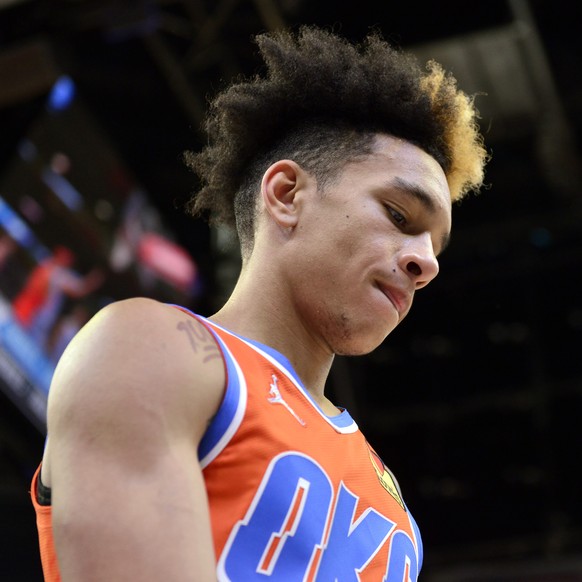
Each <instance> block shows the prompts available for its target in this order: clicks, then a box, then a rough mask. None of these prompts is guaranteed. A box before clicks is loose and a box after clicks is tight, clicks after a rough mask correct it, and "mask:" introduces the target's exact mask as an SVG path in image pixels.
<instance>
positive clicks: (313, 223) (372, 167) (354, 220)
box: [287, 136, 451, 355]
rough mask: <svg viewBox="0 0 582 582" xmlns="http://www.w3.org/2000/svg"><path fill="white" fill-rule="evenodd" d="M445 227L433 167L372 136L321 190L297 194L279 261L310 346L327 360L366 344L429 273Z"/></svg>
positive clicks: (378, 336)
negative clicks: (286, 265)
mask: <svg viewBox="0 0 582 582" xmlns="http://www.w3.org/2000/svg"><path fill="white" fill-rule="evenodd" d="M450 228H451V201H450V192H449V188H448V185H447V181H446V178H445V175H444V172H443V170H442V168H441V167H440V165H439V164H438V163H437V162H436V161H435V160H434V158H432V157H431V156H429V155H428V154H427V153H425V152H424V151H423V150H421V149H420V148H418V147H416V146H414V145H412V144H410V143H408V142H405V141H402V140H399V139H396V138H392V137H389V136H379V137H378V138H377V141H376V147H375V150H374V153H373V154H371V155H370V156H367V157H366V158H363V159H361V160H359V161H356V162H352V163H349V164H347V165H346V166H345V169H344V170H343V172H342V174H341V175H340V176H339V178H338V179H337V180H336V181H335V182H333V183H332V184H331V185H329V186H328V187H327V188H326V191H325V192H324V193H323V194H320V193H317V192H315V191H314V192H313V193H312V195H309V196H306V197H305V204H304V206H303V209H302V212H301V215H300V218H299V222H298V224H297V227H296V229H295V235H294V237H293V238H294V240H293V242H292V245H291V248H290V251H291V252H292V254H290V255H288V257H289V256H291V257H293V258H292V268H291V269H289V270H288V271H287V273H288V282H289V285H290V292H291V295H290V299H291V301H292V302H294V308H295V312H296V313H297V314H298V315H299V317H300V319H301V320H302V324H303V325H304V326H305V327H306V329H308V330H309V333H310V334H311V335H312V336H313V337H314V338H315V339H316V341H317V342H318V343H320V344H322V345H323V347H324V349H329V350H330V351H332V352H333V353H336V354H344V355H348V354H349V355H358V354H364V353H368V352H370V351H371V350H373V349H374V348H376V347H377V346H378V345H379V344H380V343H381V342H382V341H383V340H384V339H385V338H386V336H387V335H388V334H389V333H390V332H391V331H392V330H393V329H394V328H395V327H396V326H397V325H398V324H399V323H400V322H401V321H402V320H403V319H404V317H405V316H406V314H407V313H408V311H409V309H410V306H411V304H412V299H413V296H414V293H415V291H416V290H418V289H421V288H422V287H424V286H426V285H427V284H428V283H430V281H432V279H434V277H436V275H437V274H438V270H439V266H438V262H437V258H436V257H437V256H438V254H439V253H440V252H441V251H442V250H443V248H444V246H445V245H446V241H447V239H448V236H449V233H450Z"/></svg>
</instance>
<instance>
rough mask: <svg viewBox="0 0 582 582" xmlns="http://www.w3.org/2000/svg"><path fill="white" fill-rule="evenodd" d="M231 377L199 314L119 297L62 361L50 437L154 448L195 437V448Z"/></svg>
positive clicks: (53, 395) (50, 417)
mask: <svg viewBox="0 0 582 582" xmlns="http://www.w3.org/2000/svg"><path fill="white" fill-rule="evenodd" d="M224 385H225V372H224V364H223V361H222V357H221V354H220V350H219V348H218V346H217V344H216V340H215V339H214V336H213V335H212V333H211V332H210V331H209V330H208V329H206V327H205V326H204V325H203V324H202V323H200V322H199V321H198V320H197V319H195V318H193V317H192V316H191V315H189V314H187V313H184V312H183V311H182V310H180V309H177V308H175V307H172V306H169V305H166V304H162V303H159V302H157V301H154V300H151V299H146V298H135V299H128V300H124V301H120V302H116V303H113V304H111V305H108V306H107V307H105V308H104V309H103V310H101V311H100V312H99V313H97V315H95V317H93V318H92V319H91V321H90V322H89V323H88V324H87V325H86V326H85V327H84V328H83V329H82V330H81V331H80V332H79V333H78V334H77V336H76V337H75V338H74V339H73V341H72V342H71V343H70V345H69V346H68V348H67V350H66V351H65V353H64V354H63V357H62V358H61V361H60V362H59V364H58V366H57V369H56V371H55V375H54V378H53V382H52V384H51V389H50V393H49V406H48V432H49V444H51V445H54V441H55V440H56V441H57V442H59V443H60V445H62V444H63V443H66V447H68V446H71V445H70V443H77V444H78V446H79V447H80V448H82V443H85V445H86V446H89V445H90V443H94V442H95V441H99V442H100V443H101V444H102V445H103V446H105V447H108V446H112V447H121V448H123V447H126V448H127V449H128V454H131V451H130V450H131V448H132V443H138V442H139V443H141V445H143V444H144V442H150V444H151V445H152V447H154V448H155V447H156V446H157V443H158V444H161V443H168V442H169V443H172V442H178V441H181V440H188V441H191V442H192V446H193V447H194V448H195V446H196V445H197V443H198V441H199V440H200V438H201V437H202V435H203V433H204V430H205V429H206V426H207V425H208V422H209V420H210V419H211V418H212V416H213V415H214V414H215V412H216V410H217V409H218V406H219V404H220V401H221V399H222V395H223V391H224ZM108 441H111V442H108ZM50 448H53V449H54V446H52V447H47V455H45V462H46V463H48V464H50V459H49V458H47V457H48V453H49V452H50ZM140 450H142V451H143V450H147V447H145V448H144V447H143V446H142V447H141V449H140ZM44 478H45V471H44V468H43V479H44ZM48 478H49V479H50V477H48Z"/></svg>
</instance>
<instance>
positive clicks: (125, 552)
mask: <svg viewBox="0 0 582 582" xmlns="http://www.w3.org/2000/svg"><path fill="white" fill-rule="evenodd" d="M224 382H225V376H224V366H223V362H222V360H221V357H220V352H219V351H218V348H217V346H216V343H215V340H214V338H213V337H212V335H211V333H210V332H209V331H208V330H207V329H206V328H205V327H204V326H203V325H202V324H201V323H199V322H198V321H197V320H194V319H193V318H191V317H190V316H188V315H186V314H184V313H183V312H181V311H179V310H177V309H175V308H171V307H168V306H165V305H162V304H159V303H156V302H153V301H150V300H146V299H138V300H130V301H125V302H121V303H119V304H115V305H112V306H109V307H108V308H106V309H105V310H103V312H101V313H100V314H98V315H97V316H96V317H95V318H94V319H93V320H92V321H91V322H90V323H89V324H88V325H87V326H86V327H85V328H84V329H83V330H82V331H81V332H80V333H79V335H78V336H77V337H76V338H75V339H74V340H73V342H72V343H71V345H70V346H69V348H68V349H67V351H66V352H65V354H64V356H63V359H62V360H61V362H60V363H59V366H58V367H57V371H56V373H55V378H54V381H53V385H52V386H51V393H50V398H49V418H48V428H49V441H48V447H47V462H48V467H46V469H47V479H48V480H49V483H47V484H48V485H50V486H51V488H52V492H53V529H54V534H55V544H56V548H57V556H58V560H59V566H60V568H61V574H62V577H63V582H66V581H67V580H86V581H90V580H113V579H115V580H125V579H128V580H130V579H131V580H160V579H164V580H167V581H171V580H204V579H206V578H208V579H214V577H215V576H214V557H213V549H212V538H211V532H210V523H209V515H208V508H207V501H206V492H205V488H204V481H203V478H202V474H201V470H200V467H199V465H198V459H197V445H198V442H199V440H200V438H201V437H202V435H203V433H204V430H205V429H206V426H207V424H208V422H209V420H210V418H211V417H212V415H213V414H214V413H215V412H216V409H217V407H218V405H219V403H220V400H221V398H222V392H223V389H224ZM44 475H45V474H44V472H43V477H44Z"/></svg>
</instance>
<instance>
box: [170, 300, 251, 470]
mask: <svg viewBox="0 0 582 582" xmlns="http://www.w3.org/2000/svg"><path fill="white" fill-rule="evenodd" d="M172 307H176V308H177V309H180V310H181V311H183V312H184V313H186V314H187V315H190V316H191V317H193V318H194V319H196V320H197V321H198V322H199V323H200V324H202V325H203V326H204V327H205V328H206V329H207V330H208V331H209V332H210V333H211V334H212V336H213V337H214V340H215V341H216V344H217V346H218V349H219V350H220V353H221V356H222V360H223V362H224V368H225V376H226V382H225V383H226V386H225V390H224V395H223V397H222V402H221V403H220V406H219V408H218V410H217V412H216V414H215V415H214V416H213V417H212V419H211V420H210V423H209V424H208V427H207V429H206V431H205V432H204V435H203V437H202V439H201V441H200V444H199V445H198V460H199V462H200V466H201V467H202V469H204V468H205V467H207V466H208V465H209V464H210V463H211V462H212V461H213V460H214V459H215V458H216V457H217V456H218V455H219V454H220V452H221V451H222V450H223V449H224V447H226V445H227V444H228V442H229V441H230V440H231V438H232V437H233V435H234V434H235V433H236V431H237V430H238V427H239V426H240V423H241V421H242V419H243V416H244V413H245V410H246V404H247V386H246V381H245V379H244V375H243V373H242V371H241V369H240V366H239V364H238V362H237V361H236V359H235V358H234V356H233V355H232V353H231V352H230V350H229V349H228V346H227V345H226V343H225V342H224V341H223V339H222V338H221V337H220V336H219V334H218V333H217V332H216V330H215V329H214V328H213V327H212V325H211V324H210V322H209V321H208V320H206V319H205V318H204V317H202V316H200V315H197V314H196V313H194V312H192V311H190V310H189V309H186V308H185V307H181V306H179V305H172Z"/></svg>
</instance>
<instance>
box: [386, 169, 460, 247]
mask: <svg viewBox="0 0 582 582" xmlns="http://www.w3.org/2000/svg"><path fill="white" fill-rule="evenodd" d="M389 185H390V187H391V188H396V189H397V190H399V191H400V192H402V193H403V194H405V195H406V196H410V197H412V198H414V199H415V200H418V202H420V203H421V204H422V206H424V208H425V209H426V210H428V211H429V212H431V213H434V212H436V205H435V202H434V198H433V197H432V196H431V195H430V194H429V193H428V192H427V191H426V190H425V189H424V188H421V187H420V186H418V185H417V184H413V183H412V182H409V181H408V180H405V179H404V178H399V177H396V178H394V180H392V181H391V182H390V184H389ZM450 240H451V235H450V233H445V234H443V236H442V238H441V248H440V250H439V255H440V254H441V253H442V252H443V251H444V250H445V249H446V248H447V246H448V244H449V242H450Z"/></svg>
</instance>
